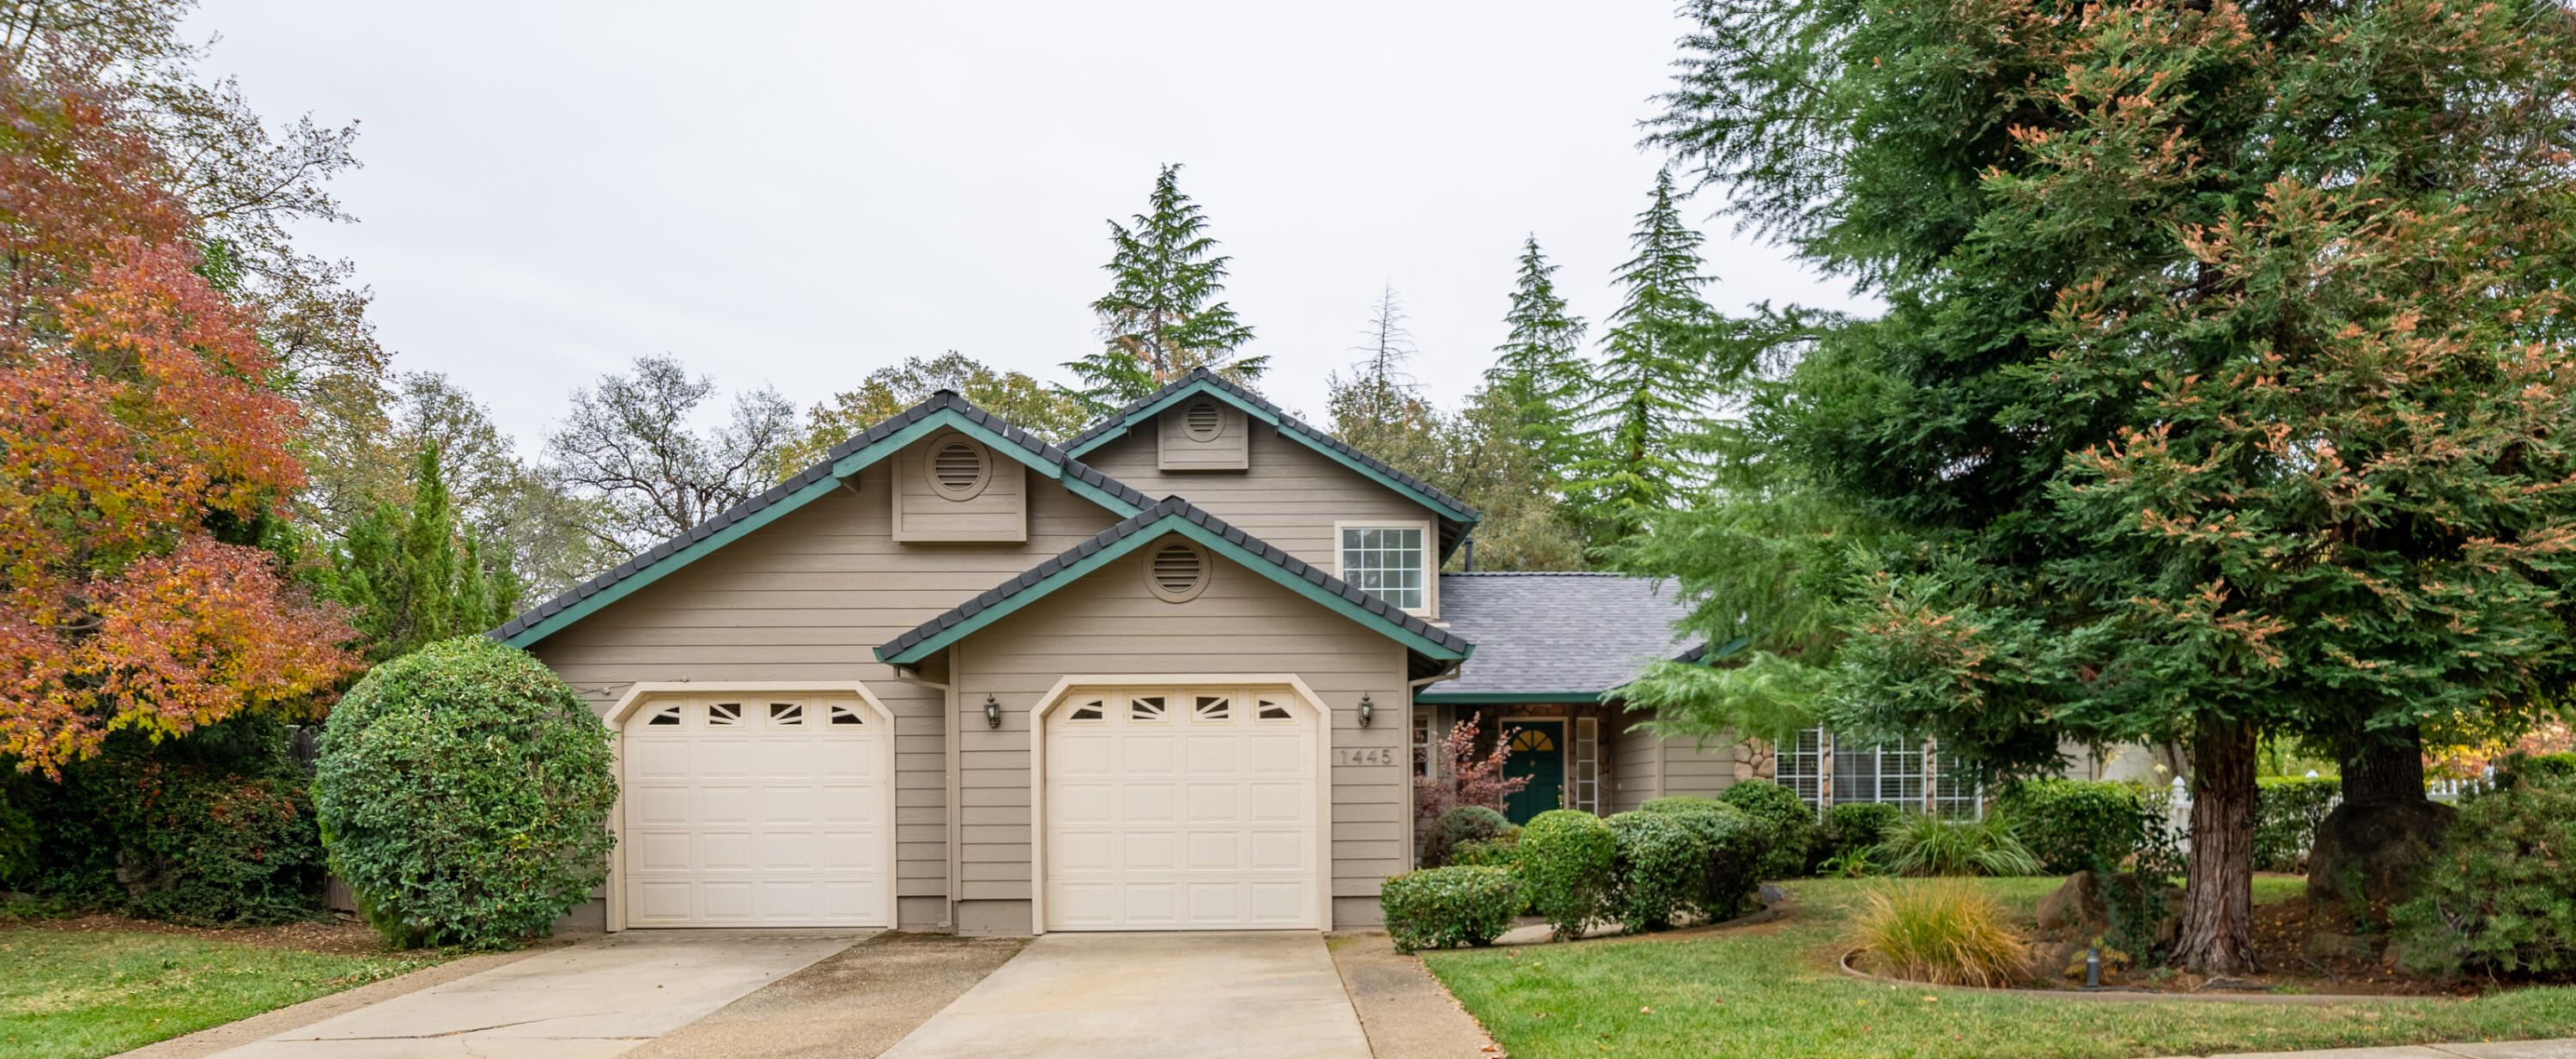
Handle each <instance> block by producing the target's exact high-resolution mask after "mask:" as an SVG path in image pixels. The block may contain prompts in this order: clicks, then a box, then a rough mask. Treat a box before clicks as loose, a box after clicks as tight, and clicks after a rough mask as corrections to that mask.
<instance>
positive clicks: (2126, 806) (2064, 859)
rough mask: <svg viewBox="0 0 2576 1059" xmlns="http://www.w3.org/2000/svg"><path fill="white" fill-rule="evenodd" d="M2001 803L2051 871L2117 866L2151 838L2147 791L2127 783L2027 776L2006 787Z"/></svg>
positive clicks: (2044, 867) (2045, 868) (2019, 834)
mask: <svg viewBox="0 0 2576 1059" xmlns="http://www.w3.org/2000/svg"><path fill="white" fill-rule="evenodd" d="M1995 808H1996V810H1997V811H1999V812H2001V813H2003V814H2004V815H2005V816H2007V817H2010V818H2011V819H2012V821H2013V834H2014V836H2015V837H2017V838H2019V839H2021V841H2022V844H2023V845H2025V846H2028V847H2030V852H2031V855H2032V856H2035V857H2037V858H2039V866H2040V869H2041V870H2042V871H2045V872H2047V873H2049V874H2051V875H2067V874H2071V873H2074V872H2079V871H2092V870H2095V869H2100V868H2114V869H2116V868H2118V867H2120V866H2121V865H2123V864H2125V863H2127V861H2128V859H2129V855H2130V854H2132V853H2135V852H2137V849H2138V843H2139V842H2141V841H2143V840H2144V839H2145V838H2146V827H2147V807H2146V799H2145V796H2144V795H2142V794H2140V793H2139V791H2138V788H2137V787H2135V786H2133V785H2131V784H2126V783H2113V782H2098V781H2092V780H2058V779H2047V780H2022V781H2020V782H2017V783H2014V784H2012V785H2011V786H2008V787H2005V788H2004V790H2003V793H2002V795H2000V796H1998V797H1997V798H1996V799H1995Z"/></svg>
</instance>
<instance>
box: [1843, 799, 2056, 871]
mask: <svg viewBox="0 0 2576 1059" xmlns="http://www.w3.org/2000/svg"><path fill="white" fill-rule="evenodd" d="M1870 860H1871V861H1872V862H1873V863H1876V864H1878V865H1881V866H1883V867H1885V868H1886V869H1887V870H1888V871H1889V872H1890V873H1893V874H1896V875H1917V876H1921V875H2037V874H2039V873H2040V870H2039V858H2038V857H2034V856H2032V855H2031V852H2030V847H2028V846H2024V845H2022V843H2021V840H2020V839H2018V838H2015V837H2013V828H2012V823H2011V821H2009V820H2007V819H2006V818H2004V817H2003V816H2001V815H1992V816H1988V817H1986V818H1985V819H1983V820H1955V821H1954V820H1944V819H1941V818H1940V817H1937V816H1932V815H1930V814H1927V813H1915V814H1909V815H1908V816H1907V817H1906V818H1905V822H1904V823H1902V824H1900V825H1898V826H1897V829H1896V831H1895V832H1894V833H1893V834H1890V835H1889V836H1888V837H1887V841H1885V842H1882V843H1879V845H1878V848H1877V849H1875V850H1872V851H1871V852H1870Z"/></svg>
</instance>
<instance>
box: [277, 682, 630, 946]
mask: <svg viewBox="0 0 2576 1059" xmlns="http://www.w3.org/2000/svg"><path fill="white" fill-rule="evenodd" d="M609 738H610V737H609V732H608V729H607V727H606V726H605V725H602V724H600V723H599V719H598V718H597V717H595V716H593V715H592V714H591V712H590V709H589V708H588V707H587V706H585V705H584V704H583V703H582V701H581V697H580V696H578V695H575V694H573V691H572V689H571V688H569V687H566V686H565V685H564V682H563V681H562V680H559V679H557V678H556V677H555V675H554V673H553V672H552V671H549V670H548V669H546V667H545V666H544V665H542V664H540V663H539V662H538V661H537V660H536V658H534V657H533V656H531V655H529V654H528V653H527V652H525V651H521V650H518V649H516V648H512V647H508V646H504V645H502V644H499V643H496V642H493V641H491V640H487V639H484V638H483V637H480V636H464V637H458V638H456V639H452V640H444V641H441V642H438V643H435V644H431V645H430V646H428V647H424V648H422V649H420V650H418V651H415V652H413V653H411V654H408V655H404V656H403V657H401V658H397V659H394V660H392V661H390V662H386V663H384V664H382V665H379V666H377V667H376V668H375V669H374V670H372V671H370V672H369V673H368V674H367V676H366V678H365V679H362V680H360V681H359V682H358V684H357V686H356V687H354V688H351V689H349V693H348V695H346V696H344V697H343V698H342V699H341V700H340V704H339V705H338V706H337V707H336V708H334V709H333V710H332V712H331V720H330V723H329V726H328V727H327V728H325V729H324V731H323V736H322V757H321V767H320V771H319V773H318V774H317V775H316V777H315V783H314V792H313V800H314V805H315V808H317V809H318V810H320V813H321V817H322V825H323V836H324V839H325V840H326V842H327V843H328V844H329V848H330V853H331V864H332V867H333V869H334V870H336V871H337V872H339V874H340V877H341V878H343V879H346V880H348V882H349V886H350V888H351V889H353V890H355V891H357V893H358V898H359V903H360V906H361V907H362V908H363V909H365V910H366V912H367V917H368V920H369V921H370V922H372V923H374V924H375V926H376V928H377V930H379V931H381V932H382V933H383V934H384V935H385V939H386V940H387V941H388V942H391V943H392V944H394V945H395V946H397V947H410V946H418V945H473V946H478V947H506V946H509V945H513V944H516V943H517V942H518V940H519V939H522V938H526V937H530V936H533V935H538V934H543V933H545V932H547V931H549V930H551V929H552V927H553V924H554V921H555V918H556V917H557V916H560V915H562V914H563V913H564V912H565V910H567V909H570V908H571V907H572V906H574V905H576V904H579V903H581V902H582V901H585V900H587V899H589V897H590V892H591V890H592V889H594V888H596V887H597V886H599V885H600V883H601V882H602V881H604V880H605V879H606V878H607V877H608V853H609V847H610V845H611V843H612V841H613V840H612V838H611V836H610V835H609V833H608V811H609V807H610V806H611V805H612V804H613V803H614V802H615V801H616V798H617V781H616V778H615V777H614V776H612V775H611V773H610V764H609V762H610V757H609Z"/></svg>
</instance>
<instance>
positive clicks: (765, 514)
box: [503, 408, 1141, 648]
mask: <svg viewBox="0 0 2576 1059" xmlns="http://www.w3.org/2000/svg"><path fill="white" fill-rule="evenodd" d="M950 428H954V429H955V430H956V431H957V432H958V433H961V434H965V435H968V436H970V437H973V438H975V439H976V440H978V441H981V442H983V443H984V447H985V448H988V449H991V450H993V451H995V452H999V453H1002V454H1004V455H1007V456H1010V457H1012V458H1013V459H1016V460H1018V461H1020V462H1021V463H1024V464H1027V465H1028V466H1029V467H1031V468H1034V469H1036V470H1037V471H1038V472H1039V473H1041V474H1043V475H1045V476H1046V477H1048V478H1051V479H1054V480H1055V481H1058V482H1061V483H1063V484H1064V487H1065V488H1066V489H1068V490H1071V491H1072V492H1073V493H1074V495H1076V496H1080V497H1082V498H1084V499H1086V500H1089V501H1091V502H1093V503H1095V504H1099V505H1100V506H1102V507H1105V508H1108V509H1109V510H1110V511H1111V512H1112V513H1114V514H1116V515H1117V516H1118V517H1120V518H1130V517H1133V516H1134V515H1135V514H1136V512H1137V511H1139V510H1141V509H1140V508H1138V507H1137V506H1136V505H1134V504H1131V503H1128V502H1127V501H1124V500H1120V499H1118V497H1116V496H1115V495H1112V494H1110V493H1109V492H1107V491H1105V490H1103V489H1101V488H1099V487H1097V486H1094V485H1091V484H1088V483H1085V482H1081V481H1077V480H1074V479H1072V478H1067V477H1065V476H1064V468H1063V467H1060V466H1058V465H1056V464H1053V463H1049V462H1047V460H1046V459H1045V458H1044V457H1041V456H1039V455H1038V454H1036V453H1033V452H1030V451H1029V450H1027V449H1024V448H1021V447H1020V446H1019V445H1018V444H1016V443H1014V442H1012V441H1011V440H1010V439H1009V438H1005V437H1003V436H1002V435H1001V433H1000V432H999V431H996V430H994V429H992V428H991V427H987V426H985V425H983V424H981V423H977V422H975V421H974V420H972V419H968V418H966V415H965V413H963V412H959V411H958V410H956V409H954V408H942V409H940V410H938V411H936V412H932V413H931V414H929V415H926V416H923V417H921V419H920V420H919V421H918V422H915V423H913V424H912V425H910V426H907V427H905V428H903V429H902V430H898V431H895V432H894V433H892V434H888V435H886V436H885V437H883V438H880V439H878V440H877V441H875V442H874V443H871V444H869V445H868V446H867V447H865V448H862V449H859V450H858V451H855V452H852V453H850V454H849V455H847V456H843V457H841V458H840V459H838V460H835V461H833V463H832V473H831V476H830V477H827V478H823V479H821V480H819V481H816V482H814V483H813V484H811V485H807V486H806V487H804V488H802V489H799V490H797V491H795V492H793V493H789V494H787V495H786V496H784V497H781V498H779V500H778V502H777V503H774V504H771V505H769V506H768V507H764V508H761V509H760V510H758V511H755V512H752V513H751V514H749V515H746V516H744V517H743V518H742V519H741V520H740V521H737V522H735V523H734V524H733V525H730V526H727V527H725V528H723V529H721V530H718V531H716V532H714V533H711V534H708V535H707V537H706V539H704V540H700V541H695V542H692V543H691V544H689V545H688V546H687V547H684V548H681V549H680V550H678V551H675V552H673V553H671V554H669V555H666V556H663V557H662V560H661V561H660V562H657V563H654V564H653V565H651V566H647V567H645V568H643V569H641V570H638V571H636V572H634V573H632V574H629V575H627V576H626V577H625V578H624V579H622V580H620V581H618V582H617V583H616V584H613V585H610V586H608V587H607V588H603V589H601V590H599V593H598V594H597V595H594V596H592V597H590V598H589V599H585V600H582V601H581V602H579V603H575V604H573V605H572V606H569V607H565V608H564V609H562V610H560V611H557V612H555V613H554V614H553V615H552V616H550V617H548V618H547V619H546V620H544V621H541V622H538V623H537V624H535V625H531V626H529V627H528V628H526V629H523V630H521V631H520V632H519V634H518V635H516V636H513V637H510V638H509V639H508V640H505V641H503V642H504V643H507V644H509V645H510V646H512V647H520V648H525V647H528V646H531V645H533V644H535V643H536V642H537V641H539V640H543V639H545V638H546V637H549V636H552V635H554V634H556V633H558V632H561V631H563V629H564V627H565V626H567V625H570V624H572V623H574V622H576V621H580V620H581V619H583V618H586V617H589V616H590V615H592V614H595V613H598V611H599V609H600V608H602V607H605V606H607V605H609V604H611V603H615V602H617V601H618V600H621V599H624V598H626V597H627V596H630V595H633V594H634V593H635V592H636V590H638V589H641V588H643V587H644V586H646V585H649V584H652V583H653V582H655V581H659V580H661V579H662V577H663V576H664V575H666V574H669V573H672V572H674V571H676V570H678V569H680V568H681V567H684V566H687V565H689V564H690V563H693V562H696V561H698V559H699V558H701V557H703V556H706V555H708V554H710V553H713V552H714V551H715V550H717V549H719V548H722V547H724V546H725V545H728V544H731V543H733V542H734V541H737V540H740V539H742V537H743V536H744V535H745V534H748V533H750V532H751V531H753V530H756V529H759V528H760V527H762V526H766V525H768V524H770V523H772V522H775V521H778V520H779V519H780V518H782V517H784V516H785V515H787V514H788V513H789V512H792V511H795V510H796V509H798V508H801V507H804V506H805V505H807V504H810V503H813V502H814V501H815V500H818V499H821V498H822V497H823V496H824V495H825V494H828V493H830V492H831V491H833V490H835V489H838V488H840V487H841V483H842V481H843V480H845V479H847V478H849V477H850V476H851V475H854V474H857V473H859V472H860V471H862V470H865V469H866V468H868V467H869V466H871V465H873V464H876V463H877V462H879V461H881V460H883V459H885V458H886V457H888V456H891V455H893V454H895V453H897V452H900V451H902V450H903V448H904V447H905V446H907V445H910V444H912V443H913V442H916V441H919V440H921V439H923V438H926V437H929V436H930V435H932V434H935V433H938V432H939V431H941V430H946V429H950Z"/></svg>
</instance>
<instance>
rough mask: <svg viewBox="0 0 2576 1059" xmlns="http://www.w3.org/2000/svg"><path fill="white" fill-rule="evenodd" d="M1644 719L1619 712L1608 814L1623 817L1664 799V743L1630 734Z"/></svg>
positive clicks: (1650, 737) (1648, 736)
mask: <svg viewBox="0 0 2576 1059" xmlns="http://www.w3.org/2000/svg"><path fill="white" fill-rule="evenodd" d="M1644 719H1645V715H1644V714H1639V713H1629V712H1627V711H1625V710H1622V711H1620V714H1619V718H1618V721H1617V722H1616V723H1615V724H1614V725H1613V727H1614V728H1615V729H1616V730H1617V731H1618V733H1619V734H1618V735H1617V736H1615V737H1614V738H1615V740H1616V741H1615V742H1614V743H1613V745H1612V747H1611V752H1610V769H1611V773H1610V811H1612V812H1616V813H1624V812H1627V811H1629V810H1631V809H1635V808H1636V807H1638V806H1640V805H1644V804H1646V800H1647V799H1649V798H1659V797H1662V796H1663V782H1664V780H1663V763H1664V755H1663V752H1662V746H1663V740H1661V739H1657V738H1655V737H1654V736H1652V735H1649V734H1647V733H1645V732H1641V731H1634V730H1632V729H1633V728H1634V727H1635V725H1636V723H1637V722H1638V721H1641V720H1644Z"/></svg>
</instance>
